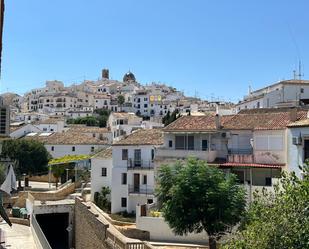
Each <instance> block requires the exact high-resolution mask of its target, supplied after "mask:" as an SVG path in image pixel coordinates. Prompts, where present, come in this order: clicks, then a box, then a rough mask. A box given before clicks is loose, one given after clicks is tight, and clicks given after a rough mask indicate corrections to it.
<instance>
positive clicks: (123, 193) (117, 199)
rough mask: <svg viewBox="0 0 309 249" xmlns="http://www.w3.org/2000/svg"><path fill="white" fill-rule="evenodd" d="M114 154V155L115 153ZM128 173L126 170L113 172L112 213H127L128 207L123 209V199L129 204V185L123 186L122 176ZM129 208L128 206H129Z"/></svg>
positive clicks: (114, 170)
mask: <svg viewBox="0 0 309 249" xmlns="http://www.w3.org/2000/svg"><path fill="white" fill-rule="evenodd" d="M113 154H114V153H113ZM122 173H127V169H126V168H115V167H113V170H112V193H111V202H112V208H111V212H112V213H118V212H121V211H126V210H127V208H126V207H121V198H122V197H124V198H127V204H128V185H127V184H125V185H124V184H122V183H121V180H122V177H121V174H122ZM127 206H128V205H127Z"/></svg>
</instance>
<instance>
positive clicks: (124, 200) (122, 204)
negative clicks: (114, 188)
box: [121, 197, 127, 207]
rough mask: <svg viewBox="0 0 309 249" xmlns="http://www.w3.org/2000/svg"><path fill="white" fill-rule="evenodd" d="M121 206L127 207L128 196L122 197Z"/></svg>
mask: <svg viewBox="0 0 309 249" xmlns="http://www.w3.org/2000/svg"><path fill="white" fill-rule="evenodd" d="M121 207H127V198H125V197H122V198H121Z"/></svg>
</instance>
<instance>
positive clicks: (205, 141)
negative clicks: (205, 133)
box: [202, 139, 208, 151]
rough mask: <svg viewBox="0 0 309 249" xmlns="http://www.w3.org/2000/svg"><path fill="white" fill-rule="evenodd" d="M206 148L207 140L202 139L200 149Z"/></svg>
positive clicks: (204, 149)
mask: <svg viewBox="0 0 309 249" xmlns="http://www.w3.org/2000/svg"><path fill="white" fill-rule="evenodd" d="M207 149H208V141H207V140H204V139H203V140H202V150H203V151H206V150H207Z"/></svg>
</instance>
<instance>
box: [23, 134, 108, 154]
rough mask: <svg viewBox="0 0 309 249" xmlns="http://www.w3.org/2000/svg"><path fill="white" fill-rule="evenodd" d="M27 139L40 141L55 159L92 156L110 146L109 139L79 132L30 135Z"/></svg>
mask: <svg viewBox="0 0 309 249" xmlns="http://www.w3.org/2000/svg"><path fill="white" fill-rule="evenodd" d="M25 139H32V140H37V141H40V142H42V143H43V144H44V146H45V148H46V149H47V151H48V152H49V153H50V154H51V156H52V157H53V158H59V157H63V156H66V155H90V154H93V153H95V152H96V151H98V150H100V149H103V148H106V147H108V146H109V141H108V139H102V140H101V139H98V138H96V137H89V136H88V135H87V134H84V133H77V132H70V131H66V132H61V133H59V132H56V133H50V132H40V133H36V132H34V133H29V134H27V135H26V136H25Z"/></svg>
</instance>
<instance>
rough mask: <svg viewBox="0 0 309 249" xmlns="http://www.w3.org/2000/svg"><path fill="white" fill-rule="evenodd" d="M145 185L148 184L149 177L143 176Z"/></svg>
mask: <svg viewBox="0 0 309 249" xmlns="http://www.w3.org/2000/svg"><path fill="white" fill-rule="evenodd" d="M143 184H145V185H146V184H147V175H143Z"/></svg>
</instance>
